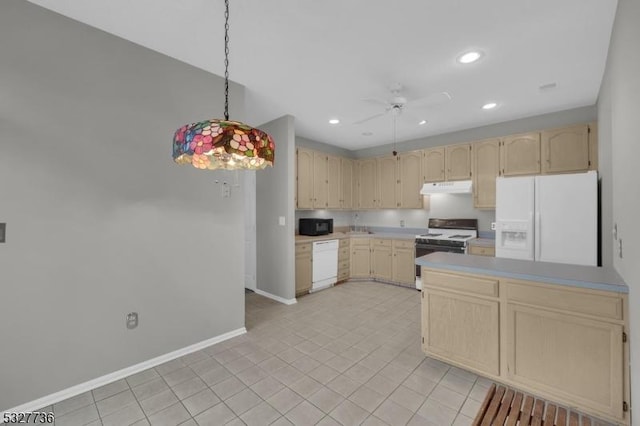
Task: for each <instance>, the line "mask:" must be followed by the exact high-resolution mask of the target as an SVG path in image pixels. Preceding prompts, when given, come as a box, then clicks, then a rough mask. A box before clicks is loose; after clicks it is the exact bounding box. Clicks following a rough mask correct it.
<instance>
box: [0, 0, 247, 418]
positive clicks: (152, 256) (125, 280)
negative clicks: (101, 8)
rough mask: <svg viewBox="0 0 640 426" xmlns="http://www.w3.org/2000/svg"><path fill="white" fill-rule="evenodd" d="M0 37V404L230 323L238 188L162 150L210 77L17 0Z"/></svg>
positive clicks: (1, 14)
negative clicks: (134, 322)
mask: <svg viewBox="0 0 640 426" xmlns="http://www.w3.org/2000/svg"><path fill="white" fill-rule="evenodd" d="M0 40H2V42H0V76H2V77H0V222H7V242H6V243H5V244H0V289H1V291H2V293H1V294H2V296H1V298H0V299H1V300H2V308H1V309H0V338H1V339H2V341H1V342H0V410H3V409H9V408H12V407H16V406H18V405H21V404H24V403H28V402H30V401H33V400H35V399H37V398H41V397H44V396H47V395H49V394H52V393H54V392H58V391H61V390H63V389H65V388H68V387H70V386H73V385H77V384H80V383H83V382H85V381H88V380H91V379H95V378H97V377H100V376H103V375H105V374H108V373H111V372H114V371H117V370H120V369H122V368H125V367H129V366H131V365H134V364H137V363H140V362H143V361H146V360H149V359H151V358H154V357H157V356H160V355H163V354H166V353H168V352H171V351H174V350H177V349H180V348H183V347H185V346H188V345H191V344H195V343H197V342H200V341H203V340H206V339H209V338H212V337H215V336H218V335H221V334H223V333H226V332H229V331H232V330H236V329H241V328H242V327H243V326H244V290H243V249H244V247H243V232H244V228H243V215H242V210H243V196H242V195H243V193H242V191H243V190H242V187H240V188H234V193H233V195H232V197H231V198H226V199H222V197H221V193H220V187H219V186H218V185H215V183H214V181H215V180H216V179H224V178H226V176H225V174H224V173H223V172H218V173H216V172H202V171H198V170H196V169H194V168H192V167H190V166H178V165H176V164H175V163H173V161H172V159H171V139H172V135H173V132H174V131H175V129H176V128H177V127H179V126H181V125H182V124H184V123H188V122H193V121H195V120H200V119H205V118H211V117H212V116H216V115H221V113H222V106H223V105H222V100H221V98H220V94H221V93H222V91H223V85H222V80H221V79H220V78H218V77H215V76H212V75H211V74H208V73H206V72H204V71H202V70H199V69H196V68H194V67H191V66H187V65H185V64H183V63H180V62H178V61H176V60H173V59H170V58H167V57H165V56H163V55H160V54H158V53H155V52H152V51H150V50H147V49H145V48H142V47H140V46H138V45H135V44H133V43H130V42H127V41H124V40H121V39H119V38H117V37H115V36H112V35H108V34H106V33H104V32H101V31H98V30H96V29H93V28H90V27H88V26H85V25H83V24H80V23H78V22H76V21H73V20H71V19H67V18H64V17H62V16H60V15H57V14H55V13H52V12H50V11H47V10H45V9H42V8H40V7H38V6H35V5H33V4H31V3H28V2H26V1H23V0H3V1H2V2H0ZM231 93H232V102H231V104H232V107H233V109H232V117H237V118H238V119H241V118H242V117H241V116H239V115H241V112H242V111H243V110H244V108H243V105H242V99H243V96H242V93H243V89H242V88H240V87H238V86H236V85H233V86H232V92H231ZM131 311H137V312H138V313H139V315H140V325H139V326H138V328H137V329H135V330H127V329H126V327H125V315H126V314H127V313H128V312H131ZM34 408H36V407H34Z"/></svg>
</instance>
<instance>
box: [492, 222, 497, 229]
mask: <svg viewBox="0 0 640 426" xmlns="http://www.w3.org/2000/svg"><path fill="white" fill-rule="evenodd" d="M491 230H492V231H495V230H496V223H495V222H491Z"/></svg>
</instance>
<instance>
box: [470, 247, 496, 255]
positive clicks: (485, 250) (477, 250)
mask: <svg viewBox="0 0 640 426" xmlns="http://www.w3.org/2000/svg"><path fill="white" fill-rule="evenodd" d="M469 254H473V255H476V256H493V257H495V255H496V248H495V247H484V246H474V245H471V244H470V245H469Z"/></svg>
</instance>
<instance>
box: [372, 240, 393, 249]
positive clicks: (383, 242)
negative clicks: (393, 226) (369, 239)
mask: <svg viewBox="0 0 640 426" xmlns="http://www.w3.org/2000/svg"><path fill="white" fill-rule="evenodd" d="M392 243H393V240H386V239H383V238H374V239H373V245H374V246H376V247H391V244H392Z"/></svg>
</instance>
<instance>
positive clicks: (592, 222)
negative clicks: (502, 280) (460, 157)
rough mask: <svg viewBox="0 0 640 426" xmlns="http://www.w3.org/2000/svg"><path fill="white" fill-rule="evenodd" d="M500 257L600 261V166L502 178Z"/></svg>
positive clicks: (584, 262) (498, 233) (498, 214)
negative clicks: (584, 171) (565, 171)
mask: <svg viewBox="0 0 640 426" xmlns="http://www.w3.org/2000/svg"><path fill="white" fill-rule="evenodd" d="M496 257H506V258H511V259H527V260H537V261H542V262H556V263H569V264H575V265H592V266H597V262H598V174H597V172H595V171H590V172H587V173H576V174H561V175H544V176H525V177H499V178H497V179H496Z"/></svg>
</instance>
